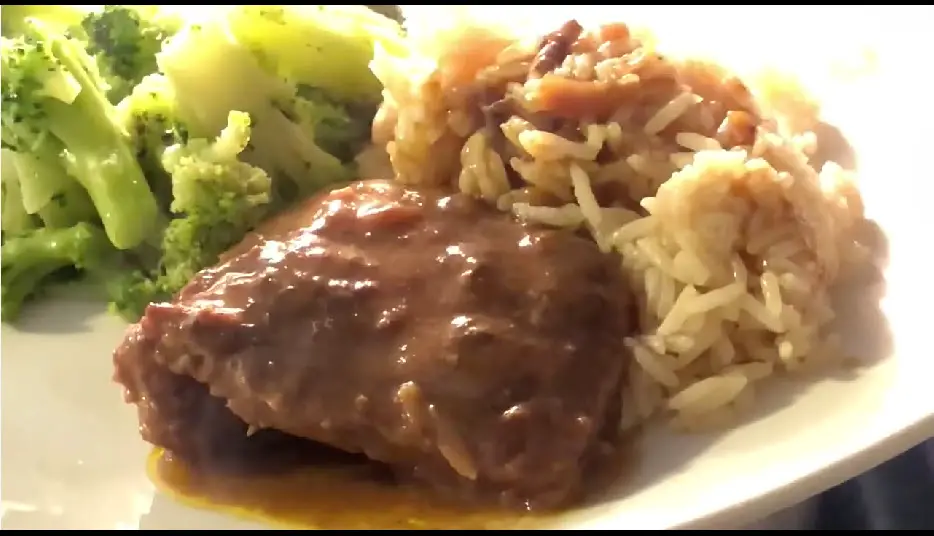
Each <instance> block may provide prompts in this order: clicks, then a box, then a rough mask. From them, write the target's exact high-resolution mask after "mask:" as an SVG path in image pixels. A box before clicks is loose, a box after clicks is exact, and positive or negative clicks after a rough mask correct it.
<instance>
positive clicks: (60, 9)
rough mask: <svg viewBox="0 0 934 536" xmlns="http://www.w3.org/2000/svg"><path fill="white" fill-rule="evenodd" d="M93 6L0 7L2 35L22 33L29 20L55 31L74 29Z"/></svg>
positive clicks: (10, 35) (9, 35)
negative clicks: (36, 20)
mask: <svg viewBox="0 0 934 536" xmlns="http://www.w3.org/2000/svg"><path fill="white" fill-rule="evenodd" d="M94 8H95V6H62V5H53V6H12V5H4V6H0V26H2V27H3V35H5V36H8V37H12V36H15V35H19V34H20V33H22V32H23V29H24V28H25V26H26V20H27V19H31V18H37V19H42V21H43V22H44V23H46V24H48V25H50V26H51V27H52V28H54V29H55V30H56V31H61V32H64V31H67V30H70V29H74V28H75V27H77V26H78V25H79V24H81V21H82V20H84V18H85V17H86V16H87V15H88V13H90V12H92V11H93V10H94Z"/></svg>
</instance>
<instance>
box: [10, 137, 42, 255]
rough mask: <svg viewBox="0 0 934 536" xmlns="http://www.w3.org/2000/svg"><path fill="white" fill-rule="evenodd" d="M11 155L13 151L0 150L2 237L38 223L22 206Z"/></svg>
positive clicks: (33, 227) (19, 188)
mask: <svg viewBox="0 0 934 536" xmlns="http://www.w3.org/2000/svg"><path fill="white" fill-rule="evenodd" d="M13 157H14V153H13V151H11V150H9V149H2V150H0V192H2V194H3V199H2V200H0V204H2V208H0V230H2V232H3V237H4V238H6V237H7V236H9V235H10V234H13V235H17V234H21V233H24V232H26V231H29V230H30V229H35V228H36V227H37V226H38V225H39V222H38V221H37V220H36V217H35V216H33V215H32V214H30V213H28V212H26V208H25V207H24V206H23V192H22V188H21V187H20V180H19V173H18V172H17V171H16V166H14V165H13Z"/></svg>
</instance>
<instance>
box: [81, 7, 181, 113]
mask: <svg viewBox="0 0 934 536" xmlns="http://www.w3.org/2000/svg"><path fill="white" fill-rule="evenodd" d="M181 25H182V23H181V20H180V19H179V18H177V17H174V16H170V15H167V14H166V13H165V12H163V11H162V10H160V7H159V6H130V5H106V6H104V8H103V9H102V10H100V11H95V12H92V13H90V14H88V15H87V16H86V17H85V18H84V20H82V21H81V28H82V29H83V30H84V34H85V36H86V38H87V50H88V53H89V54H91V55H92V56H93V57H94V58H95V59H96V60H97V65H98V68H99V69H100V71H101V74H102V75H103V77H104V79H105V80H106V82H107V84H108V85H109V86H110V88H109V90H108V92H107V94H108V97H109V98H110V99H111V101H113V102H117V101H119V100H120V99H122V98H123V97H125V96H127V95H128V94H129V93H130V91H132V89H133V87H134V86H135V85H136V84H138V83H139V81H140V80H142V79H143V77H144V76H146V75H148V74H152V73H154V72H156V70H157V68H156V54H157V53H158V52H159V50H161V49H162V43H163V42H164V41H165V40H166V39H168V38H169V37H170V36H171V35H172V34H174V33H175V32H177V31H178V30H179V29H180V28H181Z"/></svg>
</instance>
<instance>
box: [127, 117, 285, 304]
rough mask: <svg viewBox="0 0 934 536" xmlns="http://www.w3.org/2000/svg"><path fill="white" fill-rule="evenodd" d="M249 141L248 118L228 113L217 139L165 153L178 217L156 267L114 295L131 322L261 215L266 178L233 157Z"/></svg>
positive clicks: (265, 201)
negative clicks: (157, 268) (226, 120)
mask: <svg viewBox="0 0 934 536" xmlns="http://www.w3.org/2000/svg"><path fill="white" fill-rule="evenodd" d="M249 140H250V117H249V116H248V115H247V114H245V113H243V112H230V114H229V116H228V125H227V127H226V128H224V130H223V131H222V132H221V134H220V136H218V137H217V139H216V140H214V141H209V140H205V139H192V140H190V141H189V142H188V143H187V144H178V145H173V146H172V147H169V148H168V149H167V150H166V151H165V154H164V155H163V157H162V160H163V165H164V166H165V169H166V171H168V172H169V173H170V174H171V176H172V196H173V201H172V206H171V210H172V212H173V213H175V215H176V216H177V217H176V218H175V219H173V220H172V221H171V222H170V223H169V225H168V228H167V229H166V231H165V235H164V237H163V239H162V259H161V266H160V269H159V270H158V271H156V272H155V273H152V274H150V275H149V276H148V277H147V276H141V275H139V274H138V275H137V276H136V277H135V278H133V279H129V280H127V281H125V282H124V287H123V289H122V290H121V291H120V292H119V293H118V294H116V295H115V296H114V300H115V302H116V304H115V308H116V309H117V311H119V312H120V313H121V314H123V315H124V316H127V317H129V318H135V317H137V316H138V315H139V314H141V312H142V310H141V309H140V308H141V307H144V306H145V305H146V304H147V303H149V302H150V301H152V300H154V299H157V298H161V297H165V296H169V295H171V294H174V293H175V292H177V291H178V290H180V289H181V288H182V287H183V286H184V285H185V284H186V283H187V282H188V281H189V280H191V278H192V277H194V275H195V274H196V273H197V272H198V271H200V270H201V269H203V268H204V267H206V266H210V265H212V264H214V263H216V262H217V260H218V258H219V257H220V255H221V253H223V252H224V251H226V250H227V249H228V248H229V247H231V246H232V245H234V244H235V243H237V242H238V241H239V240H240V239H241V238H243V235H245V234H246V233H247V231H249V230H250V229H252V228H253V227H254V226H255V225H256V224H257V223H258V222H259V221H260V220H261V219H262V218H263V217H264V216H265V215H266V213H267V210H268V208H269V207H268V205H269V201H270V190H271V180H270V178H269V176H268V175H267V174H266V173H265V172H264V171H263V170H262V169H259V168H256V167H253V166H250V165H249V164H245V163H243V162H241V161H240V160H239V159H238V157H239V155H240V153H241V152H243V150H244V149H245V148H246V146H247V144H248V143H249Z"/></svg>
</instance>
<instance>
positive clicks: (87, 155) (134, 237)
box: [44, 32, 159, 249]
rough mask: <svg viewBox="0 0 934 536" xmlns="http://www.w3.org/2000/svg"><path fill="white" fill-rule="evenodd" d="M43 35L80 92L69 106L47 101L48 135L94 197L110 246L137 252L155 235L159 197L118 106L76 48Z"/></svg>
mask: <svg viewBox="0 0 934 536" xmlns="http://www.w3.org/2000/svg"><path fill="white" fill-rule="evenodd" d="M45 33H46V35H45V36H44V37H45V38H46V39H47V40H48V42H50V43H51V45H52V47H53V48H52V50H53V54H54V56H55V57H56V58H58V59H59V60H60V61H61V62H62V65H63V66H64V67H65V68H66V69H67V70H68V71H69V72H70V73H71V74H72V75H73V76H74V77H75V78H76V79H77V81H78V83H79V84H80V85H81V87H82V91H81V92H80V93H79V94H78V96H77V97H76V98H75V100H74V102H72V103H70V104H68V103H65V102H61V101H57V100H54V99H50V100H49V103H48V109H49V115H50V117H51V118H52V120H51V121H50V131H51V133H52V134H53V135H54V136H55V137H57V138H58V139H60V140H61V141H62V143H63V144H64V145H65V149H66V151H65V158H66V162H67V166H66V169H67V170H68V171H69V172H70V173H71V175H73V176H74V177H75V178H76V179H78V182H80V183H81V185H82V186H84V188H85V189H86V190H87V192H88V194H89V195H90V196H91V200H92V201H93V203H94V206H95V207H96V208H97V211H98V213H99V214H100V217H101V221H102V222H103V224H104V230H105V231H106V232H107V236H108V237H109V238H110V241H111V242H112V243H113V244H114V246H116V247H117V248H119V249H130V248H133V247H135V246H137V245H139V244H140V243H141V242H142V241H143V240H145V239H146V238H147V237H148V236H149V235H150V234H151V233H152V232H153V231H154V230H155V224H156V222H157V220H158V216H159V208H158V205H157V203H156V199H155V196H153V194H152V191H151V190H150V189H149V185H148V183H147V182H146V178H145V176H144V175H143V171H142V169H141V168H140V165H139V163H138V162H137V160H136V158H135V155H134V154H133V151H132V150H131V147H130V142H129V138H128V136H127V135H126V134H125V133H124V132H123V130H122V129H121V128H120V127H119V125H118V123H117V122H116V119H115V113H116V111H115V109H114V107H113V106H112V105H111V104H110V102H108V101H107V99H106V97H105V96H104V95H103V93H102V92H100V91H99V89H98V88H97V87H96V86H95V84H94V81H93V80H92V79H91V77H90V75H89V74H88V73H87V71H86V70H85V69H84V66H83V65H82V63H81V60H80V59H79V56H78V55H77V54H76V53H75V52H74V51H73V50H71V47H73V46H75V45H73V44H72V43H69V42H67V41H65V40H63V39H61V38H60V37H58V36H56V35H53V34H50V33H49V32H45Z"/></svg>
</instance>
